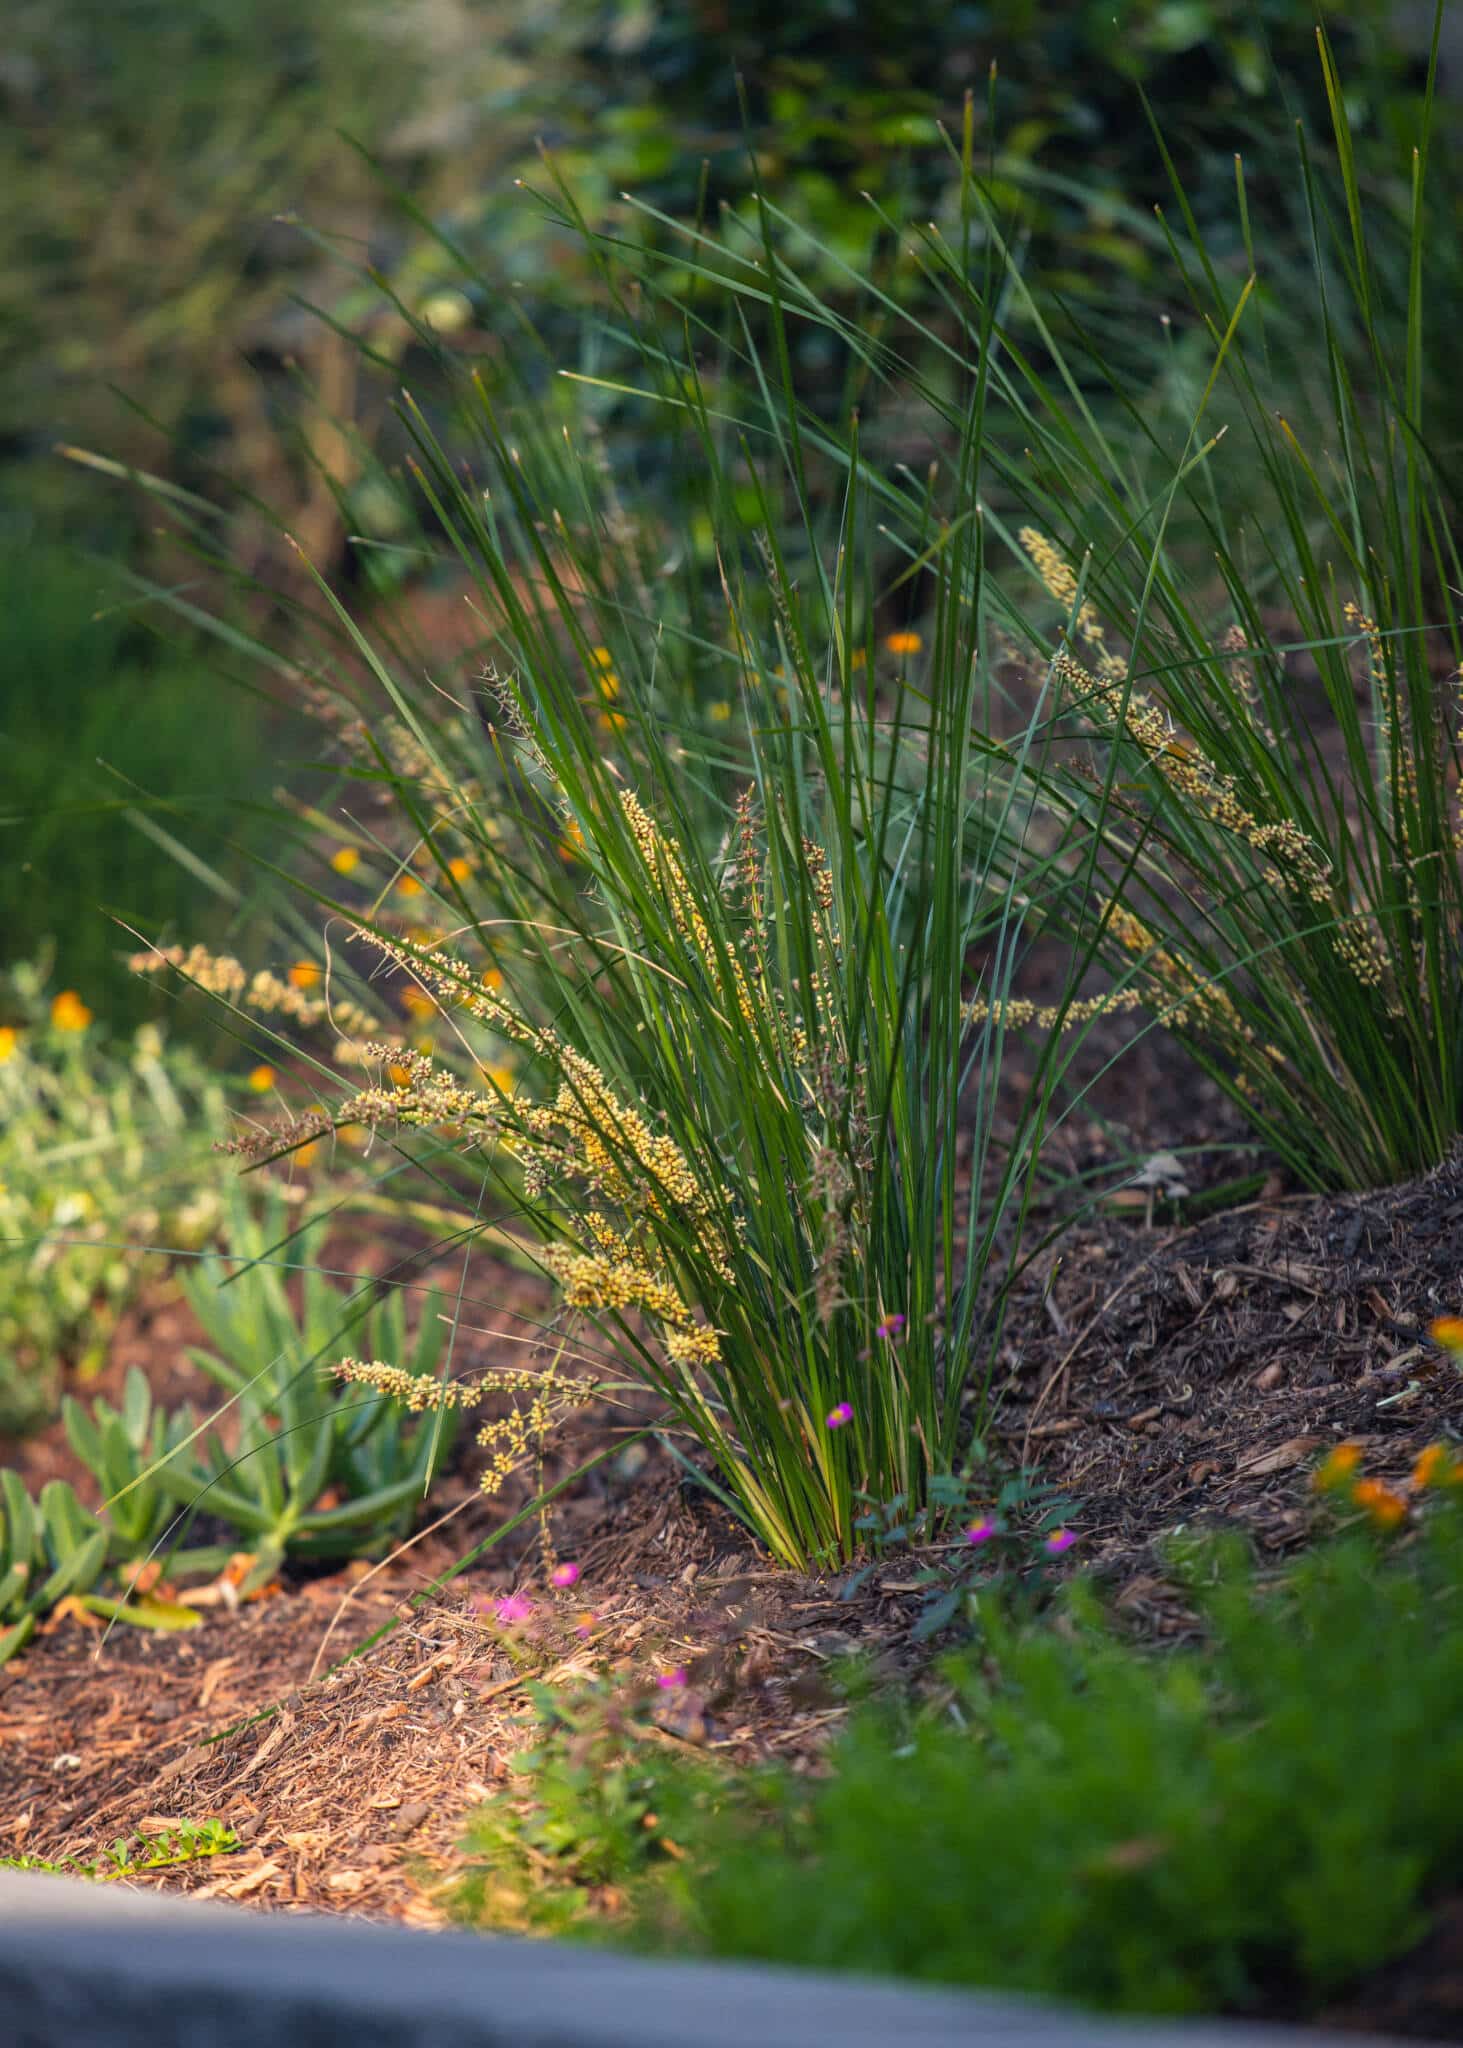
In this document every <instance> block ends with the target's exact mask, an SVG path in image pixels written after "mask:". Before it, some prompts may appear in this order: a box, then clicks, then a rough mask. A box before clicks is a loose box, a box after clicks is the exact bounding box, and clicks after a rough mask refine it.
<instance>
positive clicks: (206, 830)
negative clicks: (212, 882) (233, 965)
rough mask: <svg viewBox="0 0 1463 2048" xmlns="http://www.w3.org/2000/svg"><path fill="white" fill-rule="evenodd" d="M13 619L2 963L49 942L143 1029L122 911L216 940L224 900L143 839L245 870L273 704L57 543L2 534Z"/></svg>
mask: <svg viewBox="0 0 1463 2048" xmlns="http://www.w3.org/2000/svg"><path fill="white" fill-rule="evenodd" d="M0 611H3V615H4V618H5V627H6V630H5V634H4V639H3V644H0V756H3V760H4V764H5V765H4V770H3V779H0V928H3V933H4V936H3V939H0V962H3V961H5V960H10V961H17V960H22V959H24V958H26V957H27V956H28V955H30V954H32V953H34V952H35V951H36V949H37V948H38V947H39V946H40V945H41V944H42V943H43V942H50V943H51V944H53V946H54V948H55V953H56V958H57V962H58V971H59V973H60V975H61V977H62V979H63V980H64V981H65V982H66V983H67V984H68V985H70V986H74V987H76V988H78V989H80V990H81V992H82V994H83V995H84V997H85V999H86V1001H87V1002H88V1003H89V1004H90V1005H91V1007H92V1008H93V1009H94V1010H96V1011H97V1013H98V1015H105V1016H106V1017H107V1018H108V1020H109V1021H110V1022H112V1023H116V1022H118V1021H123V1022H125V1021H135V1019H136V1018H138V1017H139V1016H141V1015H144V1014H146V1013H147V1011H148V1010H149V1009H151V1008H154V1007H155V1006H156V998H155V997H154V996H152V995H151V994H150V993H149V992H148V991H146V990H141V989H139V988H138V986H137V984H136V982H135V980H134V978H133V977H131V976H130V975H129V974H128V973H127V972H126V969H125V967H124V966H123V965H122V964H121V961H122V958H123V957H124V956H125V955H126V954H127V953H128V952H130V951H131V950H133V941H132V940H130V939H129V937H128V935H127V933H126V932H125V931H124V930H122V929H120V928H119V926H118V925H117V924H116V923H115V922H114V921H113V916H112V915H110V914H109V913H115V914H116V916H118V917H121V918H123V919H125V920H126V921H127V923H128V924H129V925H131V926H132V927H134V928H135V929H136V930H137V931H139V932H141V933H142V934H143V935H144V936H145V937H146V938H148V939H149V940H151V939H153V938H155V937H158V936H161V935H166V936H173V935H174V934H175V933H176V932H178V931H184V930H186V931H187V932H188V935H189V936H190V937H199V936H203V935H205V932H211V931H217V930H218V929H219V926H220V923H221V920H222V917H223V916H225V915H228V914H230V913H231V909H232V906H231V904H230V903H229V901H228V899H227V898H226V897H222V896H219V895H215V894H213V893H212V892H211V891H210V889H209V888H208V887H207V886H206V885H205V884H204V883H203V882H201V881H200V877H199V874H198V871H197V867H196V866H195V867H188V866H185V865H183V864H181V863H180V862H179V861H177V860H175V859H172V858H170V857H169V855H168V853H167V852H166V851H165V850H164V849H163V848H161V847H160V846H159V845H158V843H157V841H156V839H155V838H153V837H150V836H149V835H148V832H147V829H146V827H147V825H149V824H150V825H151V826H152V827H153V828H154V830H161V831H165V832H171V833H172V834H173V835H174V836H175V837H176V838H178V839H179V840H180V841H182V842H183V843H184V844H186V847H187V849H188V852H189V855H190V856H191V858H192V860H193V861H194V862H195V863H202V864H205V865H208V866H212V864H213V863H215V862H220V861H221V862H222V863H223V864H224V866H225V867H229V866H231V867H232V868H233V871H234V873H235V875H236V876H238V875H239V874H240V871H241V869H242V868H243V867H244V863H243V862H242V861H241V860H240V859H238V858H237V857H231V856H230V854H229V852H228V842H229V841H230V839H231V838H234V837H236V836H243V837H247V827H243V828H241V826H240V822H239V820H238V818H237V817H236V816H234V815H233V805H234V804H235V802H236V801H237V800H238V799H239V798H240V797H242V796H246V795H248V796H256V797H258V796H263V795H265V794H267V781H266V775H265V770H266V761H267V753H268V749H269V745H270V739H269V727H268V721H267V707H265V708H262V707H261V706H260V704H259V702H258V700H257V699H255V698H252V697H251V696H250V695H248V694H247V693H246V692H245V691H244V690H242V689H240V688H237V687H235V686H234V685H233V684H232V683H231V682H230V681H229V679H228V678H227V676H226V675H225V674H224V673H223V671H222V665H221V657H220V654H219V652H218V650H217V649H216V648H210V649H208V650H207V651H206V652H205V651H203V650H201V649H194V650H191V651H190V650H189V649H187V648H174V647H170V646H168V645H166V644H165V643H161V642H159V641H157V640H155V639H154V638H153V636H152V635H151V634H150V633H149V632H147V631H146V630H145V629H144V628H142V627H141V626H139V625H138V624H137V623H136V621H135V618H134V617H133V616H132V615H131V614H130V613H129V610H128V599H127V593H126V591H125V589H124V587H123V585H122V582H121V580H120V579H119V578H118V577H116V576H114V575H112V574H110V573H108V572H107V571H105V570H102V569H99V568H97V567H95V566H93V565H91V564H89V563H88V562H86V561H85V560H83V559H82V558H80V557H77V556H73V555H70V554H68V553H66V552H64V551H63V550H61V549H59V548H56V547H48V546H46V545H45V544H43V543H41V542H38V541H35V540H31V541H30V542H29V543H27V544H20V543H18V542H17V541H16V540H15V539H10V540H9V541H7V539H6V538H5V537H4V536H3V534H0Z"/></svg>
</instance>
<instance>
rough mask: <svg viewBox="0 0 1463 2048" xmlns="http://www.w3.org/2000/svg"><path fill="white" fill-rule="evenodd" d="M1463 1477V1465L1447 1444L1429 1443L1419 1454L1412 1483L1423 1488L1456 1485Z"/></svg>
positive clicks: (1413, 1470) (1413, 1469) (1413, 1471)
mask: <svg viewBox="0 0 1463 2048" xmlns="http://www.w3.org/2000/svg"><path fill="white" fill-rule="evenodd" d="M1460 1479H1463V1466H1460V1465H1459V1462H1458V1460H1457V1458H1456V1457H1455V1456H1454V1455H1453V1453H1452V1451H1451V1450H1450V1449H1449V1448H1448V1446H1447V1445H1446V1444H1429V1445H1428V1446H1427V1448H1426V1449H1425V1450H1422V1451H1419V1452H1418V1454H1417V1463H1416V1464H1415V1465H1414V1466H1413V1468H1412V1483H1413V1485H1414V1486H1415V1487H1417V1488H1419V1489H1421V1488H1423V1487H1425V1486H1456V1485H1457V1484H1458V1482H1459V1480H1460Z"/></svg>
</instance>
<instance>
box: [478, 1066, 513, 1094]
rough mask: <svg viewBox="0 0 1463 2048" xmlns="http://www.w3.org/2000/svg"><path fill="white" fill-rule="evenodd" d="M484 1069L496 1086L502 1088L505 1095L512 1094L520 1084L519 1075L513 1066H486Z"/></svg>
mask: <svg viewBox="0 0 1463 2048" xmlns="http://www.w3.org/2000/svg"><path fill="white" fill-rule="evenodd" d="M483 1071H484V1072H485V1073H486V1075H487V1077H488V1079H489V1080H490V1081H491V1082H492V1084H493V1086H494V1087H495V1088H501V1089H502V1091H503V1093H504V1094H505V1095H511V1094H512V1093H513V1091H514V1089H515V1088H516V1087H517V1086H518V1076H517V1075H516V1074H515V1073H514V1071H513V1069H512V1068H511V1067H485V1068H484V1069H483Z"/></svg>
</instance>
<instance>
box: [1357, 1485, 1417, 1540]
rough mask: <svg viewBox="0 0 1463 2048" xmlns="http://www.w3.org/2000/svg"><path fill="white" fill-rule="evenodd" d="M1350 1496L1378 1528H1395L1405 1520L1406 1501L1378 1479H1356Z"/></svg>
mask: <svg viewBox="0 0 1463 2048" xmlns="http://www.w3.org/2000/svg"><path fill="white" fill-rule="evenodd" d="M1351 1498H1352V1500H1353V1502H1354V1503H1355V1504H1356V1506H1357V1507H1359V1508H1360V1509H1361V1510H1362V1511H1363V1513H1365V1514H1366V1515H1367V1516H1368V1517H1369V1519H1370V1520H1371V1521H1372V1522H1373V1523H1374V1524H1375V1526H1376V1527H1377V1528H1378V1529H1395V1528H1396V1527H1397V1526H1398V1525H1399V1523H1402V1522H1405V1521H1406V1520H1407V1502H1406V1501H1405V1500H1404V1499H1403V1497H1402V1495H1401V1494H1400V1493H1396V1492H1394V1491H1393V1489H1392V1488H1391V1487H1390V1486H1384V1485H1383V1484H1382V1482H1381V1480H1380V1479H1358V1480H1357V1482H1356V1484H1355V1486H1353V1487H1352V1489H1351Z"/></svg>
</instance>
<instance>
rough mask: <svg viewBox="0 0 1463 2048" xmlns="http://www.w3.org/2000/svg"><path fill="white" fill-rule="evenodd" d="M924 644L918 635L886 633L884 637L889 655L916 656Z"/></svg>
mask: <svg viewBox="0 0 1463 2048" xmlns="http://www.w3.org/2000/svg"><path fill="white" fill-rule="evenodd" d="M924 644H925V643H924V641H923V640H921V638H920V636H919V634H918V633H888V634H886V635H885V637H884V645H885V646H886V647H887V648H888V650H889V652H890V653H891V654H918V653H919V651H920V649H921V648H922V647H923V646H924Z"/></svg>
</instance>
